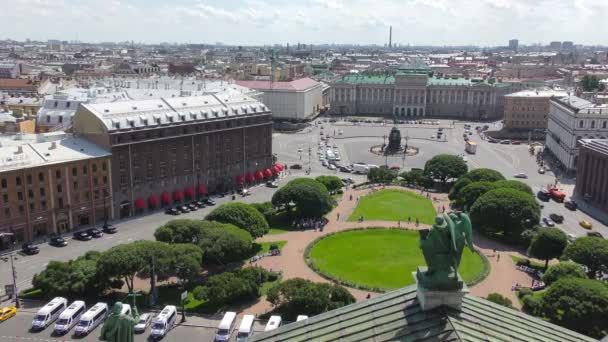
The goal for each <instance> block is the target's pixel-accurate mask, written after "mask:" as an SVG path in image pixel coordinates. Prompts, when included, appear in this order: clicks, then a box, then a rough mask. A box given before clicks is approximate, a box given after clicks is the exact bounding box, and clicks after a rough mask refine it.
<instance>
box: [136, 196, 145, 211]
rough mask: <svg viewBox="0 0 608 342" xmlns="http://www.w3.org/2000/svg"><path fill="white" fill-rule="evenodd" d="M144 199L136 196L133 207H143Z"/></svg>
mask: <svg viewBox="0 0 608 342" xmlns="http://www.w3.org/2000/svg"><path fill="white" fill-rule="evenodd" d="M145 208H146V201H144V199H143V198H138V199H136V200H135V209H145Z"/></svg>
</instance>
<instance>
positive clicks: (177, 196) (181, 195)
mask: <svg viewBox="0 0 608 342" xmlns="http://www.w3.org/2000/svg"><path fill="white" fill-rule="evenodd" d="M182 199H184V193H183V192H182V191H181V190H175V191H173V200H174V201H181V200H182Z"/></svg>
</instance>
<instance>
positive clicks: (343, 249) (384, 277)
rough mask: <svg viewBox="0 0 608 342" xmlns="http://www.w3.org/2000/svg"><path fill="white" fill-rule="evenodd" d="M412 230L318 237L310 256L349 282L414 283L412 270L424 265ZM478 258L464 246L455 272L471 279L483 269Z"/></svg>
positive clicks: (375, 284)
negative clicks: (460, 260)
mask: <svg viewBox="0 0 608 342" xmlns="http://www.w3.org/2000/svg"><path fill="white" fill-rule="evenodd" d="M418 240H419V236H418V233H417V232H415V231H406V230H398V229H366V230H353V231H346V232H342V233H338V234H334V235H330V236H328V237H326V238H324V239H321V240H319V241H318V242H317V243H316V244H315V245H314V246H313V247H312V248H311V250H310V254H309V255H310V258H311V260H312V262H313V263H314V264H315V266H316V267H317V268H318V269H319V270H320V271H321V272H323V273H326V274H328V275H330V276H332V277H334V278H337V279H341V280H345V281H347V282H349V283H351V284H359V285H364V286H366V287H368V288H379V289H383V290H389V289H395V288H399V287H403V286H406V285H411V284H414V278H413V276H412V272H414V271H416V268H417V267H418V266H425V265H426V263H425V261H424V257H423V256H422V251H421V250H420V248H419V247H418V245H419V244H418ZM483 267H484V265H483V261H482V259H481V257H480V256H479V255H478V254H476V253H472V252H471V251H470V250H468V248H465V251H464V254H463V257H462V262H461V264H460V270H459V273H460V275H461V276H462V278H463V279H464V280H465V281H471V280H473V279H474V278H476V277H477V276H478V275H479V274H481V273H482V271H483Z"/></svg>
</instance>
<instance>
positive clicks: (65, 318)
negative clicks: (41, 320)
mask: <svg viewBox="0 0 608 342" xmlns="http://www.w3.org/2000/svg"><path fill="white" fill-rule="evenodd" d="M86 310H87V306H86V305H85V304H84V302H83V301H81V300H75V301H73V302H72V304H70V306H68V308H67V309H65V311H63V312H62V313H61V315H59V318H58V319H57V322H55V334H59V335H63V334H65V333H67V332H68V331H70V329H72V328H73V327H74V326H75V325H76V323H78V320H79V319H80V316H82V314H83V313H84V312H85V311H86Z"/></svg>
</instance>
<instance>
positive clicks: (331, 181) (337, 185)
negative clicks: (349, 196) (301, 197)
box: [315, 176, 344, 194]
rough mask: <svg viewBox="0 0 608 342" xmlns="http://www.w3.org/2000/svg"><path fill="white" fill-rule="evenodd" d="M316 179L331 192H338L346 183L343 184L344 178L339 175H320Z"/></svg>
mask: <svg viewBox="0 0 608 342" xmlns="http://www.w3.org/2000/svg"><path fill="white" fill-rule="evenodd" d="M315 180H316V181H317V182H319V183H321V184H323V185H325V187H326V188H327V191H329V192H330V193H332V194H333V193H336V192H337V191H338V190H340V189H342V187H343V186H344V184H342V180H341V179H340V177H337V176H319V177H317V178H315Z"/></svg>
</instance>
